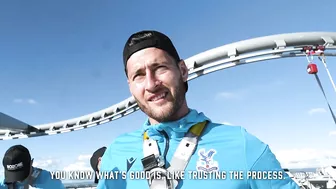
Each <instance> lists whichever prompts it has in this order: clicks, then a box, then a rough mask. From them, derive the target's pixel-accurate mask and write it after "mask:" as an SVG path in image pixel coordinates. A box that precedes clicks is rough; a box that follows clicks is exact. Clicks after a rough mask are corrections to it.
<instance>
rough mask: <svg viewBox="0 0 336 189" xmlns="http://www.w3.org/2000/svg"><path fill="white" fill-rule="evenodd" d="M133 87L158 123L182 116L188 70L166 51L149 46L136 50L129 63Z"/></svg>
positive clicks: (148, 113) (129, 80) (137, 98)
mask: <svg viewBox="0 0 336 189" xmlns="http://www.w3.org/2000/svg"><path fill="white" fill-rule="evenodd" d="M127 73H128V83H129V88H130V91H131V93H132V95H133V96H134V98H135V99H136V101H137V103H138V105H139V107H140V109H141V110H142V111H143V112H144V113H146V114H147V115H148V116H149V117H150V118H152V119H154V120H155V121H156V122H165V121H171V120H174V119H176V118H178V117H179V116H180V115H179V112H180V110H181V107H182V106H184V105H185V107H186V102H185V92H186V91H185V86H184V82H185V81H187V78H188V69H187V67H186V65H185V63H184V62H183V61H181V62H180V63H178V64H177V63H176V62H175V61H174V59H173V58H172V57H171V56H169V55H168V54H167V53H166V52H165V51H163V50H161V49H157V48H147V49H143V50H140V51H138V52H136V53H134V54H133V55H132V56H131V57H130V58H129V59H128V62H127Z"/></svg>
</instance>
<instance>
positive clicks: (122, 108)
mask: <svg viewBox="0 0 336 189" xmlns="http://www.w3.org/2000/svg"><path fill="white" fill-rule="evenodd" d="M335 41H336V32H303V33H288V34H280V35H271V36H266V37H259V38H254V39H249V40H244V41H239V42H236V43H231V44H228V45H224V46H220V47H217V48H214V49H211V50H208V51H205V52H202V53H199V54H197V55H195V56H192V57H190V58H188V59H186V60H185V62H186V64H187V67H188V69H189V77H188V80H189V81H190V80H193V79H195V78H198V77H201V76H203V75H206V74H209V73H212V72H215V71H219V70H222V69H226V68H231V67H234V66H238V65H245V64H249V63H253V62H260V61H264V60H271V59H278V58H291V57H298V56H305V52H304V51H303V47H305V46H312V47H315V46H316V45H323V46H325V52H324V54H325V56H336V42H335ZM137 110H139V107H138V105H137V103H136V101H135V99H134V98H133V97H129V98H127V99H125V100H124V101H122V102H120V103H117V104H115V105H113V106H110V107H108V108H106V109H103V110H100V111H97V112H94V113H91V114H88V115H84V116H81V117H77V118H73V119H68V120H63V121H58V122H53V123H47V124H42V125H37V126H34V127H35V128H37V129H38V131H34V132H18V131H10V130H0V140H6V139H7V140H8V139H20V138H28V137H37V136H44V135H52V134H60V133H65V132H71V131H75V130H80V129H84V128H89V127H92V126H96V125H100V124H104V123H107V122H110V121H113V120H115V119H118V118H121V117H124V116H126V115H129V114H130V113H133V112H135V111H137Z"/></svg>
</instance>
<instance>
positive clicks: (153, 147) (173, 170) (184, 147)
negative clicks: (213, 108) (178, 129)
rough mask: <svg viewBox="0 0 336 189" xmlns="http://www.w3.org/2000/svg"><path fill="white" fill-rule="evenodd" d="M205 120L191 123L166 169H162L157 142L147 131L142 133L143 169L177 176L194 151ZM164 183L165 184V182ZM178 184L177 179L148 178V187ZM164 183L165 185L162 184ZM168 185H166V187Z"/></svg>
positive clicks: (169, 186) (161, 159)
mask: <svg viewBox="0 0 336 189" xmlns="http://www.w3.org/2000/svg"><path fill="white" fill-rule="evenodd" d="M206 124H207V121H204V122H200V123H197V124H195V125H193V126H192V127H191V128H190V129H189V131H188V132H187V134H186V135H185V136H184V137H183V138H182V140H181V142H180V143H179V146H178V147H177V149H176V151H175V153H174V156H173V158H172V160H171V162H170V166H169V167H168V169H167V170H166V169H164V168H163V167H164V165H165V162H164V158H163V157H162V156H161V155H160V152H159V147H158V145H157V142H156V141H155V140H153V139H151V138H149V137H148V134H147V132H145V133H144V141H143V154H144V158H143V159H142V162H143V165H144V170H145V171H160V170H161V172H162V174H163V175H164V176H165V175H167V174H173V178H176V177H179V176H180V175H178V174H180V173H181V172H182V171H184V170H185V168H186V167H187V165H188V163H189V160H190V158H191V156H192V154H193V153H194V152H195V150H196V147H197V144H198V141H199V137H200V136H201V134H202V132H203V130H204V128H205V126H206ZM165 183H166V184H165ZM177 184H178V180H174V181H167V180H164V179H161V180H157V181H155V180H149V185H150V188H175V187H176V186H177ZM162 185H165V186H162ZM167 186H168V187H167Z"/></svg>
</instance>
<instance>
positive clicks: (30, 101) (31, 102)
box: [27, 99, 37, 104]
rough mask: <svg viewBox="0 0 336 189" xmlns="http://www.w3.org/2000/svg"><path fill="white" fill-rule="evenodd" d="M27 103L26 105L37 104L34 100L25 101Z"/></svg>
mask: <svg viewBox="0 0 336 189" xmlns="http://www.w3.org/2000/svg"><path fill="white" fill-rule="evenodd" d="M27 103H28V104H36V103H37V102H36V100H34V99H28V100H27Z"/></svg>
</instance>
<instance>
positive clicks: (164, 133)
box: [159, 131, 169, 167]
mask: <svg viewBox="0 0 336 189" xmlns="http://www.w3.org/2000/svg"><path fill="white" fill-rule="evenodd" d="M159 132H160V133H161V134H162V135H163V136H164V137H165V141H166V144H165V150H164V152H163V160H164V163H165V167H166V162H167V153H168V150H169V136H168V134H167V133H166V132H165V131H159Z"/></svg>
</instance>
